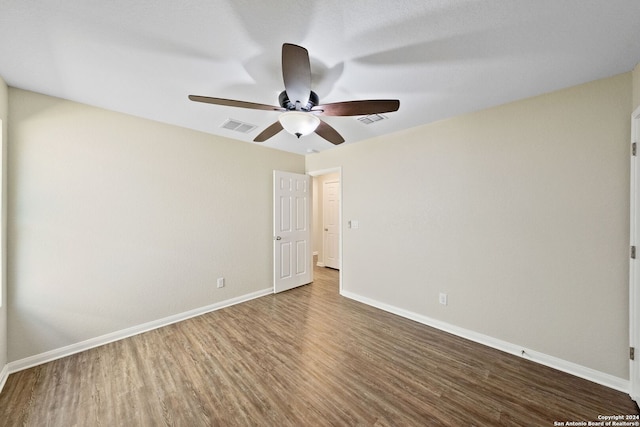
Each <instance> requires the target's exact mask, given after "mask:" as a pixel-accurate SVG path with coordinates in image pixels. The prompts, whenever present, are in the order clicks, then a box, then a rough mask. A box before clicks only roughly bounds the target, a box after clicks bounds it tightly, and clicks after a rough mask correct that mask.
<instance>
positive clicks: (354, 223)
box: [349, 219, 360, 228]
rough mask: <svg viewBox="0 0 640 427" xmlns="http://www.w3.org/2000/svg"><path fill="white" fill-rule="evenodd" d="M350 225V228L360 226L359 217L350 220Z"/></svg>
mask: <svg viewBox="0 0 640 427" xmlns="http://www.w3.org/2000/svg"><path fill="white" fill-rule="evenodd" d="M349 227H350V228H358V227H360V223H359V222H358V220H357V219H352V220H351V221H349Z"/></svg>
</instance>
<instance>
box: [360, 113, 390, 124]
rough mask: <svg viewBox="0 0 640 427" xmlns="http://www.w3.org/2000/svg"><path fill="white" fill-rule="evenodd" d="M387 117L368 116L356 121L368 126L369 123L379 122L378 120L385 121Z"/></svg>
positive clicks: (379, 115)
mask: <svg viewBox="0 0 640 427" xmlns="http://www.w3.org/2000/svg"><path fill="white" fill-rule="evenodd" d="M386 119H387V117H386V116H383V115H382V114H369V115H368V116H363V117H358V121H360V122H362V123H364V124H365V125H370V124H371V123H375V122H379V121H380V120H386Z"/></svg>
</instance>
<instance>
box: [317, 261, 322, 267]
mask: <svg viewBox="0 0 640 427" xmlns="http://www.w3.org/2000/svg"><path fill="white" fill-rule="evenodd" d="M316 265H317V266H318V267H324V262H322V261H318V262H316Z"/></svg>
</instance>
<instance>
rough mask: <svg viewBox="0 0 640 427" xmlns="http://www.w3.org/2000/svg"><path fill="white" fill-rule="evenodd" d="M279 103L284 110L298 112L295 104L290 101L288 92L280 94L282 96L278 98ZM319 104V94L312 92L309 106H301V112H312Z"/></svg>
mask: <svg viewBox="0 0 640 427" xmlns="http://www.w3.org/2000/svg"><path fill="white" fill-rule="evenodd" d="M278 101H279V103H280V106H281V107H282V108H286V109H287V110H289V111H295V110H296V104H295V102H291V101H290V100H289V97H288V96H287V92H286V91H282V92H281V93H280V96H278ZM318 103H319V98H318V94H316V93H315V92H314V91H311V93H310V94H309V102H307V105H303V106H301V107H300V110H301V111H311V109H312V108H313V107H315V106H316V105H318Z"/></svg>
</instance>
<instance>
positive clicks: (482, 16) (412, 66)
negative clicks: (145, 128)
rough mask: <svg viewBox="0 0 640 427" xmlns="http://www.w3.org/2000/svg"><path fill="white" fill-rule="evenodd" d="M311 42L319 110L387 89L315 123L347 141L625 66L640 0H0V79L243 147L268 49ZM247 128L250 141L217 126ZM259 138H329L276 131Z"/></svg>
mask: <svg viewBox="0 0 640 427" xmlns="http://www.w3.org/2000/svg"><path fill="white" fill-rule="evenodd" d="M284 42H289V43H295V44H299V45H301V46H304V47H306V48H307V49H308V50H309V53H310V58H311V68H312V79H313V82H312V86H313V90H314V91H315V92H316V93H317V94H318V95H319V97H320V101H321V103H329V102H338V101H348V100H355V99H372V98H397V99H400V109H399V110H398V111H397V112H394V113H389V114H386V116H387V117H388V120H384V121H381V122H376V123H374V124H370V125H364V124H362V123H361V122H359V121H358V120H357V119H356V118H354V117H327V118H326V121H327V122H328V123H329V124H331V125H332V126H333V127H334V128H335V129H337V130H338V131H339V132H340V133H341V134H342V135H343V136H344V137H345V139H346V142H345V144H349V143H353V142H356V141H359V140H363V139H367V138H370V137H373V136H377V135H382V134H386V133H390V132H395V131H398V130H401V129H406V128H409V127H414V126H418V125H421V124H425V123H429V122H433V121H436V120H440V119H443V118H447V117H452V116H456V115H459V114H463V113H466V112H469V111H475V110H479V109H482V108H486V107H489V106H494V105H498V104H503V103H506V102H509V101H513V100H516V99H521V98H525V97H529V96H533V95H538V94H541V93H545V92H550V91H553V90H557V89H560V88H563V87H567V86H571V85H575V84H580V83H584V82H587V81H591V80H595V79H598V78H602V77H608V76H612V75H615V74H618V73H622V72H626V71H630V70H631V69H632V68H633V67H634V65H635V64H636V63H638V62H640V1H638V0H562V1H558V0H535V1H534V0H483V1H481V0H446V1H445V0H431V1H426V0H416V1H414V0H394V1H388V0H386V1H373V0H370V1H363V0H361V1H342V0H341V1H334V0H322V1H320V0H319V1H293V0H288V1H279V0H278V1H276V0H270V1H268V2H260V1H249V0H235V1H231V0H226V1H225V0H182V1H175V0H109V1H97V0H65V1H59V0H40V1H33V0H0V76H2V77H3V78H4V79H5V81H6V82H7V84H9V85H10V86H14V87H17V88H22V89H27V90H32V91H35V92H40V93H44V94H47V95H52V96H57V97H61V98H65V99H69V100H73V101H78V102H82V103H86V104H90V105H95V106H98V107H103V108H107V109H110V110H114V111H120V112H123V113H128V114H133V115H136V116H140V117H145V118H149V119H153V120H157V121H160V122H166V123H172V124H175V125H179V126H183V127H187V128H192V129H197V130H200V131H204V132H208V133H212V134H218V135H223V136H226V137H229V138H236V139H239V140H242V141H246V142H247V143H252V144H253V142H251V140H252V139H253V138H254V137H255V136H256V135H257V134H258V133H259V132H260V131H262V129H264V128H265V127H266V126H268V125H270V124H271V123H273V122H274V121H276V120H277V117H278V113H276V112H269V111H252V110H246V109H239V108H230V107H222V106H215V105H208V104H201V103H195V102H191V101H189V100H188V99H187V95H189V94H196V95H204V96H215V97H222V98H233V99H239V100H244V101H251V102H258V103H263V104H273V105H277V103H278V100H277V96H278V94H279V93H280V92H281V91H282V90H283V83H282V75H281V70H280V55H281V47H282V43H284ZM229 118H232V119H235V120H239V121H243V122H247V123H251V124H255V125H257V126H258V127H257V128H256V129H255V130H253V131H252V132H250V133H249V134H246V135H245V134H241V133H237V132H233V131H230V130H227V129H223V128H221V127H220V126H221V125H222V124H223V123H224V121H225V120H227V119H229ZM263 144H264V145H266V146H269V147H273V148H276V149H281V150H286V151H292V152H297V153H301V154H305V153H307V152H309V151H310V150H317V151H323V150H326V149H330V148H332V147H333V145H331V144H330V143H328V142H326V141H325V140H323V139H322V138H320V137H319V136H317V135H310V136H306V137H303V138H301V139H300V140H297V139H296V138H295V137H294V136H292V135H289V134H287V133H286V132H281V133H279V134H278V135H276V136H275V137H274V138H271V139H270V140H268V141H267V142H265V143H263Z"/></svg>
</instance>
